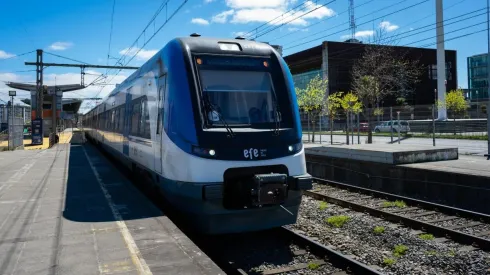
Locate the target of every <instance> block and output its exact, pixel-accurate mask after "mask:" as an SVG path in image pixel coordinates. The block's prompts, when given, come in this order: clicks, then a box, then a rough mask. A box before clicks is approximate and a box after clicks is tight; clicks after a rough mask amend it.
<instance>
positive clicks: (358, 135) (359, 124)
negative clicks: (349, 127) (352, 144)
mask: <svg viewBox="0 0 490 275" xmlns="http://www.w3.org/2000/svg"><path fill="white" fill-rule="evenodd" d="M360 127H361V123H360V122H359V113H357V144H361V136H360V134H359V131H360V130H359V128H360Z"/></svg>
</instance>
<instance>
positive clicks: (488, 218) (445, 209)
mask: <svg viewBox="0 0 490 275" xmlns="http://www.w3.org/2000/svg"><path fill="white" fill-rule="evenodd" d="M313 180H316V181H319V182H324V183H327V184H328V185H335V186H337V187H339V188H342V189H349V190H355V191H358V192H360V193H364V194H368V195H371V196H373V197H378V198H387V199H391V200H403V201H404V202H406V203H409V204H411V205H415V206H419V207H422V208H426V209H432V210H437V211H438V212H441V213H444V214H448V215H456V216H459V217H463V218H468V219H474V220H479V221H484V222H487V223H490V215H488V214H484V213H479V212H474V211H470V210H466V209H461V208H457V207H452V206H448V205H444V204H438V203H434V202H428V201H423V200H419V199H414V198H410V197H405V196H400V195H395V194H391V193H387V192H383V191H378V190H374V189H369V188H365V187H360V186H355V185H352V184H347V183H342V182H338V181H333V180H327V179H322V178H317V177H313Z"/></svg>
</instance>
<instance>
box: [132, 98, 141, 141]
mask: <svg viewBox="0 0 490 275" xmlns="http://www.w3.org/2000/svg"><path fill="white" fill-rule="evenodd" d="M140 115H141V102H136V103H134V104H133V114H132V116H131V135H133V136H138V132H139V127H138V126H139V121H140Z"/></svg>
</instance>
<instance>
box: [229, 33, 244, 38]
mask: <svg viewBox="0 0 490 275" xmlns="http://www.w3.org/2000/svg"><path fill="white" fill-rule="evenodd" d="M246 33H247V32H232V33H231V35H233V37H237V36H244V35H245V34H246Z"/></svg>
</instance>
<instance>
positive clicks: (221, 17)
mask: <svg viewBox="0 0 490 275" xmlns="http://www.w3.org/2000/svg"><path fill="white" fill-rule="evenodd" d="M234 12H235V11H234V10H227V11H224V12H221V13H218V14H216V15H215V16H213V18H212V19H211V21H212V22H215V23H226V20H228V16H230V15H233V13H234Z"/></svg>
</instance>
